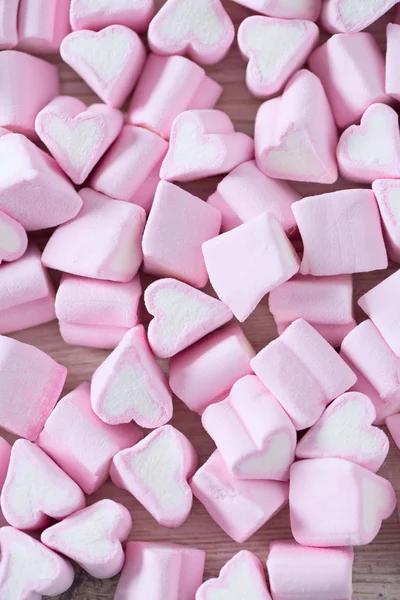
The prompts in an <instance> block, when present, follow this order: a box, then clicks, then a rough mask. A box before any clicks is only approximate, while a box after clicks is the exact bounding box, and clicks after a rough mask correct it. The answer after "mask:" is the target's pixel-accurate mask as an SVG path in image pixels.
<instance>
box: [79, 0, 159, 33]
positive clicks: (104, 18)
mask: <svg viewBox="0 0 400 600" xmlns="http://www.w3.org/2000/svg"><path fill="white" fill-rule="evenodd" d="M154 11H155V7H154V0H113V2H112V3H110V2H109V1H108V0H97V1H96V3H93V2H92V0H71V10H70V21H71V25H72V29H74V30H76V29H92V30H94V31H98V30H99V29H102V28H103V27H107V25H114V24H115V23H117V24H118V25H126V26H127V27H130V28H131V29H133V30H134V31H137V32H138V33H144V32H145V31H146V29H147V26H148V24H149V23H150V20H151V18H152V16H153V14H154Z"/></svg>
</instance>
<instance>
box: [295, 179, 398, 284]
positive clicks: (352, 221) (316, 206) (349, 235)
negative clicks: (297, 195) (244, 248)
mask: <svg viewBox="0 0 400 600" xmlns="http://www.w3.org/2000/svg"><path fill="white" fill-rule="evenodd" d="M293 213H294V216H295V218H296V222H297V225H298V228H299V231H300V235H301V237H302V239H303V244H304V254H303V260H302V263H301V267H300V273H302V274H303V275H318V276H320V275H343V274H346V273H364V272H367V271H375V270H377V269H386V268H387V266H388V258H387V254H386V248H385V243H384V240H383V234H382V226H381V222H380V218H379V211H378V206H377V204H376V200H375V196H374V193H373V192H372V190H366V189H359V190H340V191H337V192H329V193H327V194H321V195H319V196H310V197H309V198H303V200H300V202H296V203H295V204H294V205H293Z"/></svg>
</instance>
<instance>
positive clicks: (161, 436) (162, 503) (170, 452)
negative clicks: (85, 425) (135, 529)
mask: <svg viewBox="0 0 400 600" xmlns="http://www.w3.org/2000/svg"><path fill="white" fill-rule="evenodd" d="M196 467H197V455H196V451H195V449H194V448H193V446H192V444H191V443H190V442H189V440H188V439H187V438H186V437H185V436H184V435H183V433H181V432H180V431H178V430H177V429H175V428H174V427H172V426H171V425H164V426H163V427H160V428H159V429H156V430H155V431H152V433H150V435H148V436H147V437H145V438H144V439H143V440H142V441H141V442H139V443H138V444H136V445H135V446H133V448H128V449H127V450H122V451H121V452H118V454H116V455H115V456H114V458H113V462H112V465H111V470H110V476H111V479H112V481H113V482H114V484H115V485H116V486H118V487H120V488H123V489H126V490H128V492H130V493H131V494H132V495H133V496H135V498H136V499H137V500H139V502H140V503H141V504H143V506H144V507H145V508H146V509H147V510H148V511H149V513H150V514H151V515H153V517H154V518H155V519H156V521H158V522H159V523H160V524H161V525H164V526H165V527H179V526H180V525H182V523H183V522H184V521H186V519H187V517H188V515H189V513H190V510H191V508H192V502H193V495H192V490H191V489H190V486H189V484H188V479H189V478H190V477H191V476H192V475H193V473H194V472H195V470H196Z"/></svg>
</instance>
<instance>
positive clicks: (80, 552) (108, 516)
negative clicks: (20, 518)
mask: <svg viewBox="0 0 400 600" xmlns="http://www.w3.org/2000/svg"><path fill="white" fill-rule="evenodd" d="M131 528H132V517H131V515H130V513H129V511H128V509H127V508H125V506H123V505H122V504H118V502H114V501H113V500H100V501H99V502H96V504H93V505H92V506H88V507H87V508H84V509H82V510H80V511H79V512H75V513H74V514H72V515H70V516H69V517H67V518H66V519H64V520H63V521H61V523H56V524H55V525H53V526H52V527H49V528H48V529H46V530H45V531H43V533H42V535H41V536H40V540H41V542H42V544H44V545H45V546H47V547H48V548H51V549H52V550H55V551H56V552H59V553H60V554H63V555H64V556H67V557H68V558H71V559H72V560H74V561H75V562H76V563H78V564H79V565H80V566H81V567H82V568H83V569H85V571H87V572H88V573H89V575H91V576H92V577H96V578H97V579H108V578H109V577H114V575H116V574H117V573H119V572H120V570H121V569H122V566H123V564H124V558H125V557H124V551H123V548H122V542H124V541H125V540H126V539H127V537H128V535H129V533H130V531H131Z"/></svg>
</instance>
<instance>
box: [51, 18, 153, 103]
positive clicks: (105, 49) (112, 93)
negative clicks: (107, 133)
mask: <svg viewBox="0 0 400 600" xmlns="http://www.w3.org/2000/svg"><path fill="white" fill-rule="evenodd" d="M60 54H61V58H62V59H63V60H64V61H65V62H66V63H67V64H68V65H69V66H70V67H72V68H73V69H74V71H76V72H77V73H78V75H80V76H81V77H82V79H83V80H84V81H86V83H87V84H88V86H89V87H91V88H92V90H93V91H94V92H95V93H96V94H97V95H98V96H99V97H100V98H101V99H102V100H103V102H105V103H106V104H109V105H110V106H114V107H116V108H119V107H120V106H122V104H123V103H124V102H125V100H126V99H127V97H128V96H129V94H130V93H131V91H132V89H133V88H134V86H135V84H136V82H137V80H138V78H139V75H140V72H141V70H142V68H143V65H144V63H145V60H146V49H145V46H144V44H143V42H142V40H141V39H140V37H139V36H138V34H137V33H135V32H134V31H132V30H131V29H129V28H128V27H125V26H124V25H110V26H108V27H106V28H105V29H102V30H101V31H99V32H95V31H89V30H86V29H83V30H81V31H73V32H72V33H70V34H69V35H67V37H66V38H64V40H63V42H62V43H61V46H60Z"/></svg>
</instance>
